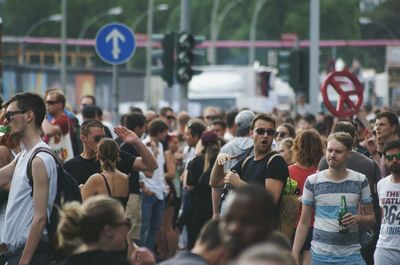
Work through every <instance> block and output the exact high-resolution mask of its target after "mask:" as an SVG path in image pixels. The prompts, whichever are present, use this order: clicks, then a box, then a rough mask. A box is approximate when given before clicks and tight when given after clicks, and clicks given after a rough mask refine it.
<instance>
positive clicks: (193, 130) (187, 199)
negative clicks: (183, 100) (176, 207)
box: [177, 118, 206, 247]
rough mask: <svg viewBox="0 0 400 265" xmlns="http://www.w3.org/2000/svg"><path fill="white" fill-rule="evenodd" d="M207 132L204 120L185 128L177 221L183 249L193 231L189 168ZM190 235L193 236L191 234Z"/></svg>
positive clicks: (192, 122)
mask: <svg viewBox="0 0 400 265" xmlns="http://www.w3.org/2000/svg"><path fill="white" fill-rule="evenodd" d="M205 130H206V126H205V124H204V123H203V121H202V120H199V119H196V118H193V119H190V120H189V122H188V123H187V124H186V128H185V135H184V137H185V141H186V146H185V147H184V149H183V157H184V170H183V173H182V175H181V180H182V183H183V185H182V202H181V211H180V215H179V218H178V221H177V224H178V228H179V229H180V230H181V231H182V233H181V243H182V244H181V247H186V235H187V233H186V230H185V229H191V227H192V226H191V225H190V223H189V222H190V220H191V218H192V217H191V216H192V203H193V197H192V196H193V193H192V187H191V186H189V185H187V181H186V179H187V166H188V164H189V162H190V161H191V160H192V159H193V158H194V156H195V148H196V145H197V143H198V141H200V139H201V135H202V134H203V132H204V131H205ZM190 234H192V233H191V232H190Z"/></svg>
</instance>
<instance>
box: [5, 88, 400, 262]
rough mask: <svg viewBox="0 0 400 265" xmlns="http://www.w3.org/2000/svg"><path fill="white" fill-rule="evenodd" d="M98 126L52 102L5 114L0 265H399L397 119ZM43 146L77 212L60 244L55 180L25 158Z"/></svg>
mask: <svg viewBox="0 0 400 265" xmlns="http://www.w3.org/2000/svg"><path fill="white" fill-rule="evenodd" d="M102 115H103V114H102V110H101V108H100V107H98V106H96V99H95V98H94V97H93V96H91V95H87V96H84V97H82V99H81V106H80V107H79V110H78V111H77V113H73V112H71V111H70V110H69V109H68V108H67V107H66V99H65V96H64V95H63V93H62V92H61V91H60V90H57V89H50V90H48V91H47V92H46V94H45V95H44V96H41V95H38V94H35V93H30V92H25V93H20V94H16V95H14V96H13V97H11V98H10V99H8V100H7V101H6V102H5V103H4V104H3V109H2V112H1V116H0V121H1V123H2V124H3V126H5V127H6V130H8V132H7V133H6V134H4V135H3V136H1V138H0V167H1V168H0V187H1V189H0V199H1V202H0V253H1V255H0V264H10V265H12V264H20V265H23V264H63V265H67V264H156V263H160V264H164V265H168V264H209V265H217V264H239V265H242V264H243V265H250V264H279V265H292V264H297V265H310V264H357V265H362V264H368V265H370V264H377V265H380V264H384V265H391V264H398V260H399V259H400V250H398V247H397V243H398V242H399V240H400V222H399V219H400V218H399V216H400V213H399V209H400V200H399V197H400V185H399V183H400V140H399V129H398V125H399V119H398V113H396V112H395V111H394V110H391V109H389V108H384V109H381V110H375V111H372V110H367V109H362V110H361V111H360V112H359V113H358V114H357V115H355V116H354V117H348V118H344V119H338V118H335V117H332V116H330V115H327V114H323V113H320V114H318V115H316V116H314V115H312V114H309V113H303V115H297V116H296V117H293V116H292V115H291V113H287V112H280V111H274V112H272V113H255V112H253V111H252V110H249V109H245V110H241V111H231V112H228V113H225V112H223V111H222V110H220V109H218V108H216V107H207V108H205V109H204V110H203V113H202V115H201V116H199V117H191V116H190V115H189V114H188V113H187V112H185V111H181V112H179V113H175V111H174V110H173V109H172V108H171V107H163V108H161V109H160V111H159V112H156V111H154V110H148V111H143V110H141V109H139V108H131V110H130V112H129V113H126V114H124V115H122V117H121V120H120V124H119V125H115V126H112V125H111V124H110V123H109V122H106V121H104V120H103V119H102ZM43 147H44V148H48V149H51V150H52V151H53V152H54V154H55V155H56V156H57V158H58V159H59V161H61V163H62V165H63V169H64V170H65V171H66V172H68V174H69V175H70V176H71V177H72V179H73V181H74V183H75V184H76V186H77V187H79V190H80V193H81V199H82V200H81V201H73V202H66V203H64V204H62V205H59V206H57V207H58V211H59V214H60V217H59V220H58V228H57V234H56V236H57V237H56V239H57V240H56V241H55V242H54V241H53V240H52V238H51V235H50V230H49V222H50V217H49V216H50V215H51V213H52V211H55V210H54V209H55V207H53V206H54V204H55V199H56V197H57V196H58V192H59V187H58V184H57V183H58V178H59V177H60V171H59V170H58V168H57V163H56V161H55V160H54V158H53V156H51V155H50V154H48V153H45V152H40V153H38V154H37V155H36V156H34V157H32V154H33V153H34V151H35V150H36V149H38V148H43ZM29 160H32V170H31V171H32V172H31V174H28V161H29ZM30 175H31V177H30ZM289 203H290V204H293V205H294V206H293V207H294V208H293V207H292V208H293V209H294V211H292V212H290V213H287V212H284V211H286V210H285V209H286V208H287V207H286V206H288V205H289ZM339 212H340V214H339ZM288 227H289V228H290V229H287V228H288Z"/></svg>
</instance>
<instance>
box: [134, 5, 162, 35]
mask: <svg viewBox="0 0 400 265" xmlns="http://www.w3.org/2000/svg"><path fill="white" fill-rule="evenodd" d="M168 9H169V5H168V4H159V5H157V6H156V9H155V10H154V11H153V12H157V11H166V10H168ZM148 14H149V12H148V11H145V12H143V13H142V14H140V15H139V16H138V17H137V18H136V19H135V20H134V21H133V23H132V27H131V29H132V31H133V33H135V30H136V28H137V26H138V25H139V24H140V22H142V21H143V20H144V19H145V18H146V17H147V15H148Z"/></svg>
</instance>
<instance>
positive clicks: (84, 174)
mask: <svg viewBox="0 0 400 265" xmlns="http://www.w3.org/2000/svg"><path fill="white" fill-rule="evenodd" d="M123 128H124V127H123ZM124 131H126V135H128V136H129V137H128V138H126V137H121V138H122V139H123V140H124V141H125V142H128V143H130V144H132V145H133V146H134V147H135V148H136V150H137V151H138V152H139V154H140V157H135V156H132V155H130V154H128V153H126V152H123V151H120V153H119V159H118V162H117V169H118V170H120V171H121V172H123V173H125V174H128V175H129V174H131V172H132V170H137V171H139V170H140V171H142V170H154V169H156V168H157V161H156V160H155V158H154V156H153V154H152V153H151V152H150V151H149V150H148V149H147V147H146V146H145V145H144V144H143V143H142V141H141V140H140V138H139V137H138V136H137V135H136V134H135V133H134V132H132V131H130V130H128V129H126V128H124ZM104 137H105V132H104V125H103V124H102V123H101V121H98V120H87V121H84V122H83V123H82V126H81V141H82V144H83V151H82V153H81V154H80V155H78V156H76V157H74V158H73V159H71V160H69V161H67V162H66V163H65V164H64V169H65V170H67V171H68V172H69V173H70V174H71V176H73V177H74V178H75V180H76V181H77V182H78V184H85V182H86V181H87V179H88V178H89V177H90V176H91V175H93V174H95V173H100V172H101V169H100V167H101V166H100V162H99V161H97V160H96V153H95V152H96V148H97V145H98V143H99V142H100V140H101V139H102V138H104Z"/></svg>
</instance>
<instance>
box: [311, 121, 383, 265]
mask: <svg viewBox="0 0 400 265" xmlns="http://www.w3.org/2000/svg"><path fill="white" fill-rule="evenodd" d="M338 132H345V133H348V134H349V135H350V136H351V138H352V140H353V145H352V147H353V148H352V150H351V151H350V153H349V158H348V160H347V168H348V169H351V170H354V171H356V172H360V173H362V174H364V175H365V176H366V177H367V179H368V183H369V187H370V191H371V196H372V203H373V207H374V213H375V229H374V230H375V232H376V233H375V238H374V241H373V243H372V244H371V245H370V246H368V247H367V248H365V249H362V254H363V257H364V260H365V261H366V262H367V264H373V253H374V249H375V244H376V242H377V240H378V234H377V233H378V232H379V227H380V223H381V211H380V209H379V201H378V194H377V190H376V185H377V183H378V181H379V180H380V179H381V174H380V171H379V167H378V164H377V163H376V162H375V161H373V160H372V159H370V158H368V157H366V156H365V155H363V154H360V153H358V152H356V151H355V150H354V143H355V127H354V125H353V124H352V123H351V122H348V121H339V122H336V123H335V124H334V125H333V127H332V133H338ZM328 168H329V166H328V162H327V160H326V157H322V158H321V161H320V162H319V165H318V171H322V170H325V169H328Z"/></svg>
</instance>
